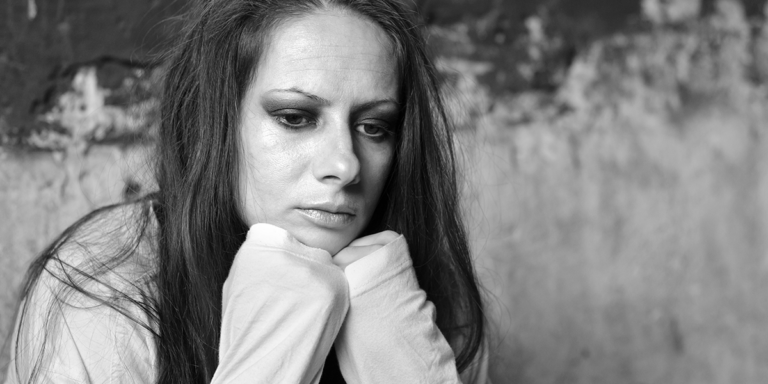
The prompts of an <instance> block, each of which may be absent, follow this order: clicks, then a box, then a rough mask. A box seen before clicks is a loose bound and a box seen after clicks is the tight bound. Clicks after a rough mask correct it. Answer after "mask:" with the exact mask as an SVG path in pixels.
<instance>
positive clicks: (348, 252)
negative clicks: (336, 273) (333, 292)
mask: <svg viewBox="0 0 768 384" xmlns="http://www.w3.org/2000/svg"><path fill="white" fill-rule="evenodd" d="M398 236H400V235H399V234H398V233H397V232H394V231H383V232H379V233H374V234H373V235H368V236H364V237H361V238H359V239H356V240H355V241H353V242H351V243H349V245H348V246H347V247H346V248H344V249H342V250H341V251H339V253H337V254H336V256H334V257H333V263H334V264H336V265H338V266H339V267H341V269H346V268H347V266H348V265H350V264H352V263H354V262H355V261H357V260H360V259H362V258H363V257H365V256H367V255H370V254H371V253H373V252H376V251H377V250H378V249H379V248H381V247H383V246H385V245H387V244H389V243H390V242H392V241H394V240H395V239H397V237H398Z"/></svg>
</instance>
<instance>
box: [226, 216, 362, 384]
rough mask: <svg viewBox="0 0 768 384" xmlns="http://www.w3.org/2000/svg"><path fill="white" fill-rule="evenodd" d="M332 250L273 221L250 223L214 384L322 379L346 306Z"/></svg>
mask: <svg viewBox="0 0 768 384" xmlns="http://www.w3.org/2000/svg"><path fill="white" fill-rule="evenodd" d="M348 300H349V296H348V287H347V282H346V278H345V276H344V272H343V271H342V270H341V268H339V267H338V266H336V265H334V264H333V263H332V261H331V256H330V254H329V253H328V252H326V251H323V250H321V249H317V248H310V247H307V246H305V245H303V244H301V243H300V242H299V241H298V240H296V239H295V238H293V237H292V236H291V235H290V234H288V232H287V231H285V230H283V229H281V228H278V227H275V226H272V225H268V224H256V225H254V226H253V227H251V229H250V231H249V232H248V237H247V239H246V241H245V243H244V244H243V246H242V247H241V248H240V250H239V251H238V253H237V255H236V256H235V260H234V263H233V265H232V268H231V269H230V273H229V276H228V277H227V280H226V282H225V283H224V290H223V304H222V326H221V340H220V344H219V366H218V368H217V369H216V372H215V374H214V377H213V381H212V383H214V384H216V383H317V382H319V380H320V376H321V374H322V368H323V364H324V362H325V358H326V356H327V355H328V353H329V352H330V349H331V347H332V346H333V341H334V339H335V338H336V335H337V334H338V332H339V329H340V328H341V325H342V322H343V321H344V316H345V315H346V313H347V309H348V306H349V304H348Z"/></svg>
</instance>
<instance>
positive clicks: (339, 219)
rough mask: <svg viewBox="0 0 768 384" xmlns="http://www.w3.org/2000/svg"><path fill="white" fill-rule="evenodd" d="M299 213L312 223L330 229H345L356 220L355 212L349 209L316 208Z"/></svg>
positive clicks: (308, 208)
mask: <svg viewBox="0 0 768 384" xmlns="http://www.w3.org/2000/svg"><path fill="white" fill-rule="evenodd" d="M297 211H298V212H299V213H301V214H302V215H303V216H304V217H305V218H307V219H308V220H309V221H311V222H312V223H314V224H316V225H318V226H321V227H325V228H329V229H335V228H341V227H344V226H346V225H348V224H350V223H352V221H354V220H355V213H354V210H353V209H351V208H349V207H331V206H325V207H323V206H314V207H306V208H298V209H297Z"/></svg>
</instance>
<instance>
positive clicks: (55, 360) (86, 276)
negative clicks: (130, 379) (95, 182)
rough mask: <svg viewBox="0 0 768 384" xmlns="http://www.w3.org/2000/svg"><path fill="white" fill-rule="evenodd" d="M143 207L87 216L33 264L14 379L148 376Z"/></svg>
mask: <svg viewBox="0 0 768 384" xmlns="http://www.w3.org/2000/svg"><path fill="white" fill-rule="evenodd" d="M147 207H148V205H147V203H133V204H125V205H119V206H113V207H108V208H106V209H101V210H97V211H95V212H94V213H92V214H89V215H87V216H86V217H85V218H84V219H83V220H81V221H79V222H77V223H76V224H75V225H73V226H72V227H70V229H68V230H67V231H65V233H64V234H63V235H62V236H61V237H60V238H59V239H58V240H57V241H56V242H55V243H54V244H52V245H51V247H49V249H47V250H46V251H45V252H44V254H43V255H41V257H40V259H38V261H37V263H36V265H33V268H32V272H33V273H32V275H31V276H34V278H32V280H31V284H29V285H28V287H27V289H26V292H25V295H24V299H23V302H22V304H21V307H20V311H19V313H18V315H17V319H16V327H15V330H14V335H13V338H14V342H13V344H12V354H13V355H14V356H15V360H16V364H12V365H13V367H12V370H11V371H12V372H13V373H14V375H15V376H16V377H19V378H29V379H30V380H29V381H34V382H36V381H35V380H32V378H34V377H38V378H39V379H41V380H43V381H46V380H53V379H54V378H56V377H58V378H64V377H68V378H70V379H72V380H75V381H79V378H88V377H91V378H92V377H99V378H104V379H105V381H106V379H107V378H110V379H114V378H116V377H122V375H129V376H135V375H136V374H137V372H144V371H146V372H151V370H148V367H150V366H151V364H152V361H153V359H154V357H153V356H154V353H155V352H154V348H153V347H152V345H153V335H154V334H155V331H154V329H155V322H154V320H153V319H154V315H153V311H154V309H153V307H154V305H153V303H152V302H153V300H154V293H153V292H154V288H153V281H154V274H155V267H154V265H155V264H156V261H155V259H156V252H155V251H154V249H155V246H154V237H155V232H156V229H155V227H156V223H155V221H154V218H153V217H151V216H148V214H151V210H149V211H148V210H147V209H148V208H147ZM11 371H9V372H11ZM40 375H42V376H40ZM62 375H63V376H62ZM142 375H143V374H142ZM9 376H11V373H9ZM140 376H141V375H140ZM126 377H127V376H126ZM21 381H27V380H26V379H25V380H21ZM54 381H57V380H54ZM117 381H120V380H117Z"/></svg>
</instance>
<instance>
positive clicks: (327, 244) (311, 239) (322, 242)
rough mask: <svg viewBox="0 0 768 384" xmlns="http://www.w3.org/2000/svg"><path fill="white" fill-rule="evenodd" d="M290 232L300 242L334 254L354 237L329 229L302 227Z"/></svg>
mask: <svg viewBox="0 0 768 384" xmlns="http://www.w3.org/2000/svg"><path fill="white" fill-rule="evenodd" d="M289 232H292V235H293V236H294V237H295V238H296V239H297V240H299V241H300V242H301V243H302V244H304V245H306V246H308V247H312V248H320V249H322V250H324V251H327V252H328V253H330V254H331V256H335V255H336V254H337V253H339V251H341V250H342V249H344V248H345V247H346V246H347V245H349V243H351V242H352V240H354V239H355V238H356V236H355V235H354V234H347V233H333V232H331V231H325V230H318V229H315V228H313V229H306V228H302V229H299V230H296V231H289Z"/></svg>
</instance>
